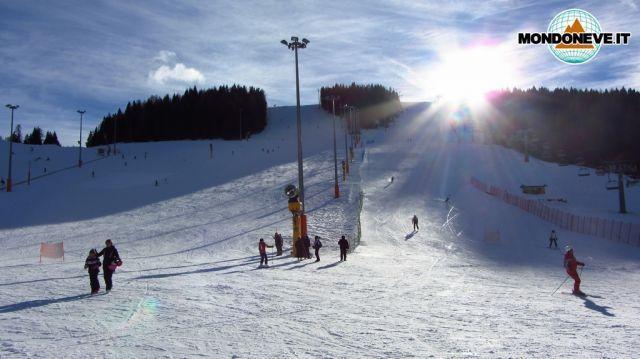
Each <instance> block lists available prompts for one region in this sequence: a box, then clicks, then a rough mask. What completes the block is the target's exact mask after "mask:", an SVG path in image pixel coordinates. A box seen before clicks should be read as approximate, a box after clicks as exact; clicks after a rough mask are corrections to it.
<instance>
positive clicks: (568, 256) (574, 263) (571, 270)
mask: <svg viewBox="0 0 640 359" xmlns="http://www.w3.org/2000/svg"><path fill="white" fill-rule="evenodd" d="M578 266H580V267H583V266H584V263H582V262H578V260H577V259H576V257H575V256H574V255H573V248H571V246H566V247H565V253H564V268H565V269H566V271H567V274H568V275H569V276H570V277H571V278H573V280H574V283H573V294H574V295H585V294H584V293H583V292H582V291H581V290H580V276H578Z"/></svg>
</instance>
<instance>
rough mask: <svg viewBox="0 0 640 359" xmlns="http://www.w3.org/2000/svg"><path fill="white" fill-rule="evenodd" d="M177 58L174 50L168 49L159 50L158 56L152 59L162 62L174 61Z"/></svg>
mask: <svg viewBox="0 0 640 359" xmlns="http://www.w3.org/2000/svg"><path fill="white" fill-rule="evenodd" d="M177 58H178V55H176V53H175V52H173V51H169V50H160V51H159V52H158V56H156V57H154V58H153V59H154V60H158V61H160V62H163V63H171V62H174V61H175V60H176V59H177Z"/></svg>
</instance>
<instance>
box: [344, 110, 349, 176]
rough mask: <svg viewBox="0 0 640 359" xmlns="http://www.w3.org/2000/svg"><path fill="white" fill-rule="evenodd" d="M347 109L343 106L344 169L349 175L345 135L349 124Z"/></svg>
mask: <svg viewBox="0 0 640 359" xmlns="http://www.w3.org/2000/svg"><path fill="white" fill-rule="evenodd" d="M348 109H349V106H348V105H344V111H343V115H344V169H345V172H346V173H347V174H349V148H348V145H347V134H348V132H349V122H348V120H347V110H348Z"/></svg>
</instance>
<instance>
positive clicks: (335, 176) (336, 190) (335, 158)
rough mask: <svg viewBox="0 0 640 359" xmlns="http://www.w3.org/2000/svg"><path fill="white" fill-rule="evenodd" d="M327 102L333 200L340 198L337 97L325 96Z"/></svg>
mask: <svg viewBox="0 0 640 359" xmlns="http://www.w3.org/2000/svg"><path fill="white" fill-rule="evenodd" d="M326 99H327V100H331V106H332V107H333V180H334V194H333V196H334V197H335V198H340V187H339V186H338V146H337V141H336V100H337V99H339V97H338V96H333V95H332V96H327V97H326Z"/></svg>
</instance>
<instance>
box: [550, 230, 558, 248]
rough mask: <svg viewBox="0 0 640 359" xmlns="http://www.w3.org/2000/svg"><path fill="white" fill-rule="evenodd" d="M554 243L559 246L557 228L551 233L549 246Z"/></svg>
mask: <svg viewBox="0 0 640 359" xmlns="http://www.w3.org/2000/svg"><path fill="white" fill-rule="evenodd" d="M552 244H554V245H555V247H556V248H558V235H557V234H556V230H555V229H553V230H551V234H550V235H549V248H551V245H552Z"/></svg>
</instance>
